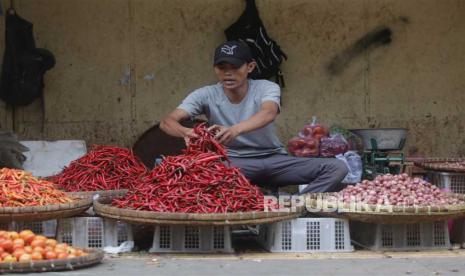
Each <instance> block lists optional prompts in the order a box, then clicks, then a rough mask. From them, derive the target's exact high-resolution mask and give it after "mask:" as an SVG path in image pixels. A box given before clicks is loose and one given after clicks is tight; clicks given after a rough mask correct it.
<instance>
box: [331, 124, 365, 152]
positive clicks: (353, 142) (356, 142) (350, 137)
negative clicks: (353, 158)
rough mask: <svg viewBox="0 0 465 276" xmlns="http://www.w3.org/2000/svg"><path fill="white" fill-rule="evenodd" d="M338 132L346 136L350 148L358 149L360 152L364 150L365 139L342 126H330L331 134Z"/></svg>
mask: <svg viewBox="0 0 465 276" xmlns="http://www.w3.org/2000/svg"><path fill="white" fill-rule="evenodd" d="M336 134H341V135H342V136H343V137H344V139H345V140H346V141H347V144H348V146H349V148H348V150H352V151H356V152H357V153H358V154H361V153H362V152H363V140H362V138H361V137H359V136H357V135H355V134H354V133H353V132H350V131H349V130H347V129H345V128H343V127H341V126H338V125H334V126H331V127H330V128H329V135H330V136H333V135H336Z"/></svg>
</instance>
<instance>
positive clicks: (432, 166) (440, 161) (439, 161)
mask: <svg viewBox="0 0 465 276" xmlns="http://www.w3.org/2000/svg"><path fill="white" fill-rule="evenodd" d="M448 162H465V158H425V159H423V160H421V161H415V162H413V163H414V165H415V166H418V167H420V168H423V169H429V170H434V171H443V172H459V173H465V168H463V169H460V168H450V167H447V166H444V164H445V163H448Z"/></svg>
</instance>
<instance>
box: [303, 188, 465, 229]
mask: <svg viewBox="0 0 465 276" xmlns="http://www.w3.org/2000/svg"><path fill="white" fill-rule="evenodd" d="M335 195H336V193H316V194H310V195H308V198H307V200H306V202H307V207H310V208H311V210H312V212H314V213H318V214H322V215H325V216H330V217H337V218H346V219H349V220H357V221H362V222H368V223H382V224H411V223H418V222H431V221H441V220H448V219H455V218H459V217H465V204H458V205H445V206H441V207H433V206H417V207H415V206H387V205H370V204H355V203H353V204H349V203H342V202H340V203H336V201H334V200H333V199H332V197H334V196H335ZM450 195H451V196H454V197H457V198H460V199H465V195H463V194H450ZM321 207H325V209H327V211H324V210H322V209H321Z"/></svg>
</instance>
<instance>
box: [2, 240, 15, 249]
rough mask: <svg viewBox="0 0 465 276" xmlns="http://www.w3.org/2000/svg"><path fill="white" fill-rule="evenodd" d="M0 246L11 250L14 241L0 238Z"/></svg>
mask: <svg viewBox="0 0 465 276" xmlns="http://www.w3.org/2000/svg"><path fill="white" fill-rule="evenodd" d="M0 247H1V248H3V250H4V251H11V250H12V249H13V241H12V240H10V239H2V238H0Z"/></svg>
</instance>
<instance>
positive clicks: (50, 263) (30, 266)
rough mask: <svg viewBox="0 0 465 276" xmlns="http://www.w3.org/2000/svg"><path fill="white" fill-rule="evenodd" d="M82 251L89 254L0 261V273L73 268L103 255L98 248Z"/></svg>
mask: <svg viewBox="0 0 465 276" xmlns="http://www.w3.org/2000/svg"><path fill="white" fill-rule="evenodd" d="M84 252H87V253H89V255H87V256H82V257H76V258H72V259H65V260H44V261H34V262H27V263H26V262H24V263H0V273H13V272H19V273H26V272H47V271H60V270H73V269H78V268H82V267H86V266H91V265H94V264H97V263H100V262H101V261H102V259H103V256H104V254H103V252H102V251H100V250H94V249H84Z"/></svg>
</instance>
